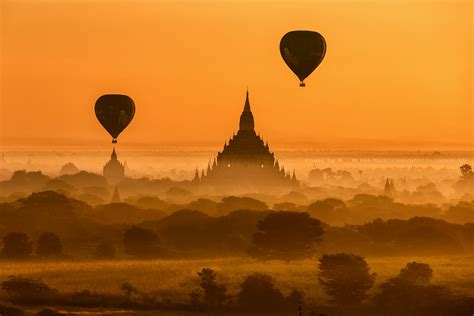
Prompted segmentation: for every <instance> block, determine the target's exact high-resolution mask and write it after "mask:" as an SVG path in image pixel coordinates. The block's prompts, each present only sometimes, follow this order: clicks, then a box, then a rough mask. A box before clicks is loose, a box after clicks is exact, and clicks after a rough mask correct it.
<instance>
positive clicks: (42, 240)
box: [36, 232, 63, 257]
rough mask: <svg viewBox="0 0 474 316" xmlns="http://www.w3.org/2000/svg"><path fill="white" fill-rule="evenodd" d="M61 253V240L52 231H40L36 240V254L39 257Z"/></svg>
mask: <svg viewBox="0 0 474 316" xmlns="http://www.w3.org/2000/svg"><path fill="white" fill-rule="evenodd" d="M62 253H63V246H62V244H61V240H60V239H59V237H58V236H57V235H56V234H54V233H49V232H46V233H42V234H41V236H40V237H39V238H38V241H37V242H36V254H37V255H38V256H40V257H51V256H60V255H62Z"/></svg>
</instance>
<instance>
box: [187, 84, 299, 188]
mask: <svg viewBox="0 0 474 316" xmlns="http://www.w3.org/2000/svg"><path fill="white" fill-rule="evenodd" d="M193 181H194V182H199V183H200V184H201V185H203V186H212V187H215V188H217V189H218V191H223V192H229V191H231V192H235V193H244V192H247V193H250V192H269V191H272V192H274V191H275V189H277V190H278V189H281V190H282V191H288V190H291V189H294V188H296V187H298V186H299V181H298V180H297V179H296V176H295V172H294V171H293V174H290V172H287V171H285V168H284V167H280V164H279V163H278V160H277V159H276V158H275V154H274V153H273V152H271V151H270V148H269V146H268V143H267V142H265V141H264V140H263V138H262V137H260V135H258V134H257V133H256V132H255V122H254V117H253V114H252V111H251V109H250V101H249V93H248V90H247V95H246V99H245V105H244V110H243V112H242V114H241V115H240V123H239V131H238V132H237V134H234V135H233V137H231V138H230V139H229V141H228V142H225V144H224V148H223V149H222V151H220V152H218V153H217V157H215V158H214V160H213V162H212V163H211V162H209V165H208V167H207V170H206V171H204V170H202V172H201V174H199V170H197V169H196V174H195V177H194V180H193Z"/></svg>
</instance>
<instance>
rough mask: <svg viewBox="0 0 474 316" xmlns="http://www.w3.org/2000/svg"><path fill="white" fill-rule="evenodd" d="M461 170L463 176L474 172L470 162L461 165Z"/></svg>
mask: <svg viewBox="0 0 474 316" xmlns="http://www.w3.org/2000/svg"><path fill="white" fill-rule="evenodd" d="M459 169H460V170H461V175H462V176H463V177H468V176H469V175H470V174H471V173H472V167H471V165H469V164H464V165H462V166H461V167H459Z"/></svg>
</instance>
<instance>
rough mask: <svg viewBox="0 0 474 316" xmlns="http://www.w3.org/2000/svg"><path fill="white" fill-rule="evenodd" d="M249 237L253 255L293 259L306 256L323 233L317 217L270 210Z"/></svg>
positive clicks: (311, 252)
mask: <svg viewBox="0 0 474 316" xmlns="http://www.w3.org/2000/svg"><path fill="white" fill-rule="evenodd" d="M257 229H258V231H257V232H256V233H255V234H254V235H253V236H252V242H253V245H254V247H253V248H251V249H250V250H249V252H250V254H251V255H253V256H255V257H263V258H280V259H286V260H292V259H295V258H301V257H303V258H304V257H309V256H311V255H312V254H313V252H314V248H315V247H316V244H317V243H318V242H319V241H321V239H322V236H323V234H324V230H323V227H322V224H321V222H320V221H319V220H317V219H315V218H312V217H311V216H309V214H308V213H299V212H298V213H296V212H288V211H280V212H272V213H270V214H269V215H267V216H266V217H265V218H264V219H263V220H261V221H259V222H258V223H257Z"/></svg>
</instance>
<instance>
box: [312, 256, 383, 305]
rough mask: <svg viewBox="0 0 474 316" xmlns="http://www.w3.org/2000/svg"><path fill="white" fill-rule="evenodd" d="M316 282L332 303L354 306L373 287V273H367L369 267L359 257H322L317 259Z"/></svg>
mask: <svg viewBox="0 0 474 316" xmlns="http://www.w3.org/2000/svg"><path fill="white" fill-rule="evenodd" d="M318 281H319V283H320V284H321V286H322V287H323V289H324V291H325V292H326V294H327V295H329V296H330V297H331V299H332V301H333V302H335V303H337V304H340V305H354V304H358V303H360V302H361V301H362V300H364V299H365V298H366V297H367V291H368V290H369V289H370V288H371V287H372V286H373V285H374V281H375V273H372V274H370V273H369V266H368V264H367V262H366V261H365V259H364V258H362V257H361V256H357V255H354V254H349V253H339V254H333V255H323V256H322V257H321V258H319V274H318Z"/></svg>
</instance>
